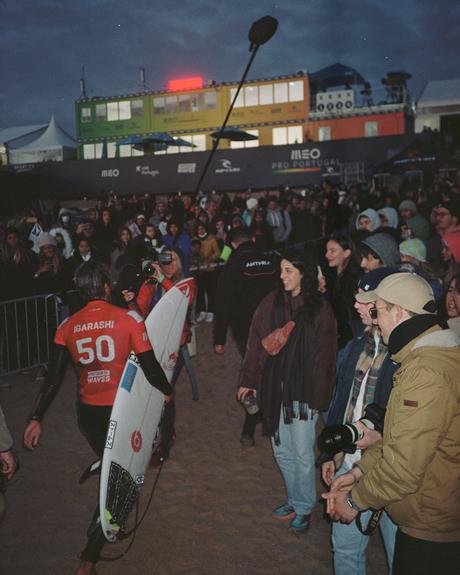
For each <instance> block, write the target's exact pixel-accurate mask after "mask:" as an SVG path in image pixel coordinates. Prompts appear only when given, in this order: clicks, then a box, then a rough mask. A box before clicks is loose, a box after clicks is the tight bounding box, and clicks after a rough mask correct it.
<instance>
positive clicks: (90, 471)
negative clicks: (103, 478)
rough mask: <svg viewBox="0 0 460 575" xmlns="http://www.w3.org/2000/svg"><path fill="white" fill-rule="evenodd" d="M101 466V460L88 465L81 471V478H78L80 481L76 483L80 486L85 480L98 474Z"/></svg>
mask: <svg viewBox="0 0 460 575" xmlns="http://www.w3.org/2000/svg"><path fill="white" fill-rule="evenodd" d="M101 464H102V459H98V460H97V461H94V462H93V463H91V465H89V466H88V467H87V468H86V469H85V471H83V473H82V474H81V477H80V480H79V481H78V483H79V484H80V485H81V484H82V483H84V482H85V481H86V480H87V479H89V478H90V477H92V476H93V475H97V474H98V473H100V471H101Z"/></svg>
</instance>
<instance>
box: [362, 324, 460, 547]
mask: <svg viewBox="0 0 460 575" xmlns="http://www.w3.org/2000/svg"><path fill="white" fill-rule="evenodd" d="M392 359H393V360H394V361H396V362H398V363H400V365H401V367H400V368H399V369H398V371H397V372H396V374H395V376H394V383H393V391H392V392H391V395H390V399H389V402H388V405H387V413H386V417H385V426H384V433H383V439H382V440H381V441H380V442H378V443H376V444H375V445H374V446H372V447H371V448H369V449H368V450H367V451H366V453H365V454H364V456H363V458H362V459H361V461H360V462H359V463H358V464H357V465H358V467H359V468H360V469H361V471H363V472H364V476H363V477H362V479H361V480H360V481H359V483H358V484H357V486H356V487H355V488H354V489H353V491H352V497H353V500H354V501H355V502H356V503H357V505H358V506H359V507H362V508H366V509H367V508H374V509H380V508H382V507H385V509H386V511H388V513H389V514H390V516H391V518H392V519H393V521H394V522H395V523H397V524H398V525H399V527H400V529H401V530H402V531H403V532H404V533H406V534H407V535H409V536H411V537H414V538H417V539H422V540H426V541H435V542H456V541H459V542H460V339H459V337H458V336H457V335H456V334H455V333H454V332H453V331H452V330H450V329H447V330H441V328H440V327H439V326H434V327H432V328H430V329H428V330H426V331H425V332H423V333H422V334H420V335H419V336H418V337H416V338H414V339H412V340H411V341H410V342H409V343H407V344H406V345H405V346H404V347H403V348H402V349H401V350H400V351H399V352H398V353H396V354H394V355H393V356H392Z"/></svg>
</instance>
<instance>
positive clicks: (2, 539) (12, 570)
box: [0, 324, 386, 575]
mask: <svg viewBox="0 0 460 575" xmlns="http://www.w3.org/2000/svg"><path fill="white" fill-rule="evenodd" d="M197 341H198V355H197V356H196V357H195V358H194V359H193V363H194V367H195V370H196V373H197V378H198V381H199V393H200V399H199V401H197V402H194V401H192V399H191V388H190V384H189V381H188V378H187V375H186V373H185V370H184V371H183V373H182V374H181V377H180V379H179V382H178V384H177V387H176V391H177V397H176V403H177V422H176V433H177V437H176V441H175V445H174V447H173V449H172V452H171V457H170V459H169V460H168V461H167V462H166V463H165V464H164V466H163V469H162V472H161V476H160V479H159V482H158V485H157V488H156V491H155V495H154V498H153V502H152V505H151V507H150V509H149V512H148V514H147V516H146V518H145V521H144V522H143V524H142V525H141V527H140V528H139V530H138V532H137V537H136V540H135V542H134V545H133V546H132V548H131V549H130V551H129V553H128V554H127V555H126V556H125V557H123V558H122V559H120V560H118V561H115V562H110V563H108V562H101V563H100V564H99V565H98V568H97V570H98V573H99V574H100V575H105V574H109V573H110V574H113V575H121V574H123V575H126V574H127V575H131V574H132V575H134V574H142V575H147V574H155V575H237V574H238V575H240V574H244V575H265V574H268V573H271V574H280V575H301V574H302V575H307V574H309V573H311V574H315V575H326V574H332V560H331V550H330V542H329V533H330V525H329V524H328V522H327V521H326V520H325V519H324V516H323V506H322V504H319V503H318V505H317V506H316V508H315V510H314V513H313V522H312V526H311V528H310V530H309V531H308V532H307V533H304V534H301V535H298V534H294V533H291V532H290V531H289V530H288V528H287V524H286V523H285V522H282V521H277V520H274V519H273V518H272V517H271V515H270V511H271V509H272V508H274V507H275V506H277V505H279V504H280V503H282V502H283V496H284V489H283V485H282V480H281V477H280V475H279V472H278V469H277V467H276V464H275V462H274V460H273V458H272V454H271V448H270V444H269V441H268V439H267V438H264V437H262V436H261V435H260V431H258V432H257V436H256V446H255V447H253V448H244V447H242V446H241V444H240V443H239V435H240V431H241V425H242V419H243V410H242V407H241V406H240V405H239V404H238V403H237V402H236V401H235V384H236V378H237V374H238V369H239V364H240V357H239V355H238V353H237V351H236V347H235V346H234V345H233V344H232V343H229V344H228V345H227V347H226V353H225V355H224V356H217V355H215V354H214V353H213V351H212V346H211V342H212V326H211V325H210V324H200V325H199V326H198V327H197ZM40 384H41V382H39V381H35V374H34V373H32V372H31V373H27V374H21V375H15V376H11V377H7V378H3V379H2V380H1V381H0V385H1V390H0V403H1V405H2V407H3V410H4V412H5V415H6V418H7V421H8V424H9V427H10V430H11V432H12V434H13V436H14V438H15V442H16V449H17V451H18V454H19V458H20V462H21V467H20V470H19V471H18V473H17V474H16V476H15V477H14V479H13V481H12V482H11V485H10V486H9V489H8V491H7V499H8V513H7V515H6V518H5V520H4V521H3V523H2V524H1V525H0V573H2V574H4V575H26V574H32V575H45V574H46V575H50V574H52V575H54V574H56V575H67V574H69V575H70V574H72V573H73V572H74V570H75V569H76V566H77V565H78V554H79V552H80V550H81V549H82V548H83V546H84V542H85V530H86V528H87V526H88V522H89V520H90V517H91V514H92V511H93V510H94V507H95V504H96V499H97V486H98V479H97V478H96V477H93V478H90V479H89V480H88V481H87V482H86V483H85V484H84V485H79V483H78V479H79V476H80V474H81V472H82V471H83V470H84V469H85V468H86V467H87V465H88V464H89V463H90V462H91V461H93V460H94V456H93V454H92V452H91V450H90V448H89V447H88V445H87V444H86V441H85V440H84V438H83V437H82V436H81V434H80V432H79V431H78V428H77V425H76V415H75V393H76V378H75V375H74V372H73V370H71V369H69V370H68V372H67V375H66V379H65V381H64V383H63V386H62V388H61V391H60V393H59V395H58V397H57V398H56V400H55V401H54V404H53V406H52V407H51V409H50V410H49V412H48V414H47V417H46V420H45V423H44V435H43V438H42V442H41V445H40V446H39V447H38V448H37V449H36V451H35V452H33V453H29V452H27V451H26V450H24V449H23V448H22V447H21V438H22V432H23V429H24V425H25V421H26V417H27V414H28V412H29V410H30V409H31V406H32V403H33V399H34V397H35V395H36V393H37V391H38V389H39V387H40ZM156 473H157V470H156V469H154V468H149V471H148V472H147V479H146V486H145V488H144V492H143V495H142V499H141V504H140V509H141V513H142V511H143V509H144V508H145V505H146V502H147V499H148V496H149V494H150V491H151V487H152V484H153V481H154V479H155V476H156ZM321 490H322V486H321V484H320V482H319V474H318V497H319V494H320V493H321ZM126 546H127V543H126V542H120V543H117V544H115V545H109V544H107V545H106V547H105V550H104V555H106V556H115V555H118V554H119V553H121V552H122V551H123V550H124V549H125V548H126ZM368 556H369V559H368V571H367V572H368V574H369V575H376V574H384V573H386V563H385V557H384V553H383V547H382V543H381V540H380V536H379V535H378V534H376V535H374V536H372V537H371V541H370V545H369V548H368Z"/></svg>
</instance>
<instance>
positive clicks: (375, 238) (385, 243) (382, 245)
mask: <svg viewBox="0 0 460 575" xmlns="http://www.w3.org/2000/svg"><path fill="white" fill-rule="evenodd" d="M361 243H362V244H364V245H365V246H367V247H368V248H370V249H371V250H372V251H373V252H374V253H375V254H376V255H377V256H378V257H379V259H380V260H381V261H382V263H383V265H384V266H385V267H388V268H392V267H395V266H396V265H397V263H398V262H399V250H398V244H397V242H396V240H395V239H394V238H392V237H391V236H390V235H388V234H372V235H370V236H368V237H367V238H366V239H365V240H363V241H362V242H361Z"/></svg>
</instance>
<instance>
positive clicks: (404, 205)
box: [398, 200, 417, 214]
mask: <svg viewBox="0 0 460 575" xmlns="http://www.w3.org/2000/svg"><path fill="white" fill-rule="evenodd" d="M398 210H399V211H401V210H410V211H411V212H414V214H416V213H417V206H416V205H415V202H413V201H412V200H403V201H402V202H401V203H400V204H399V208H398Z"/></svg>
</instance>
